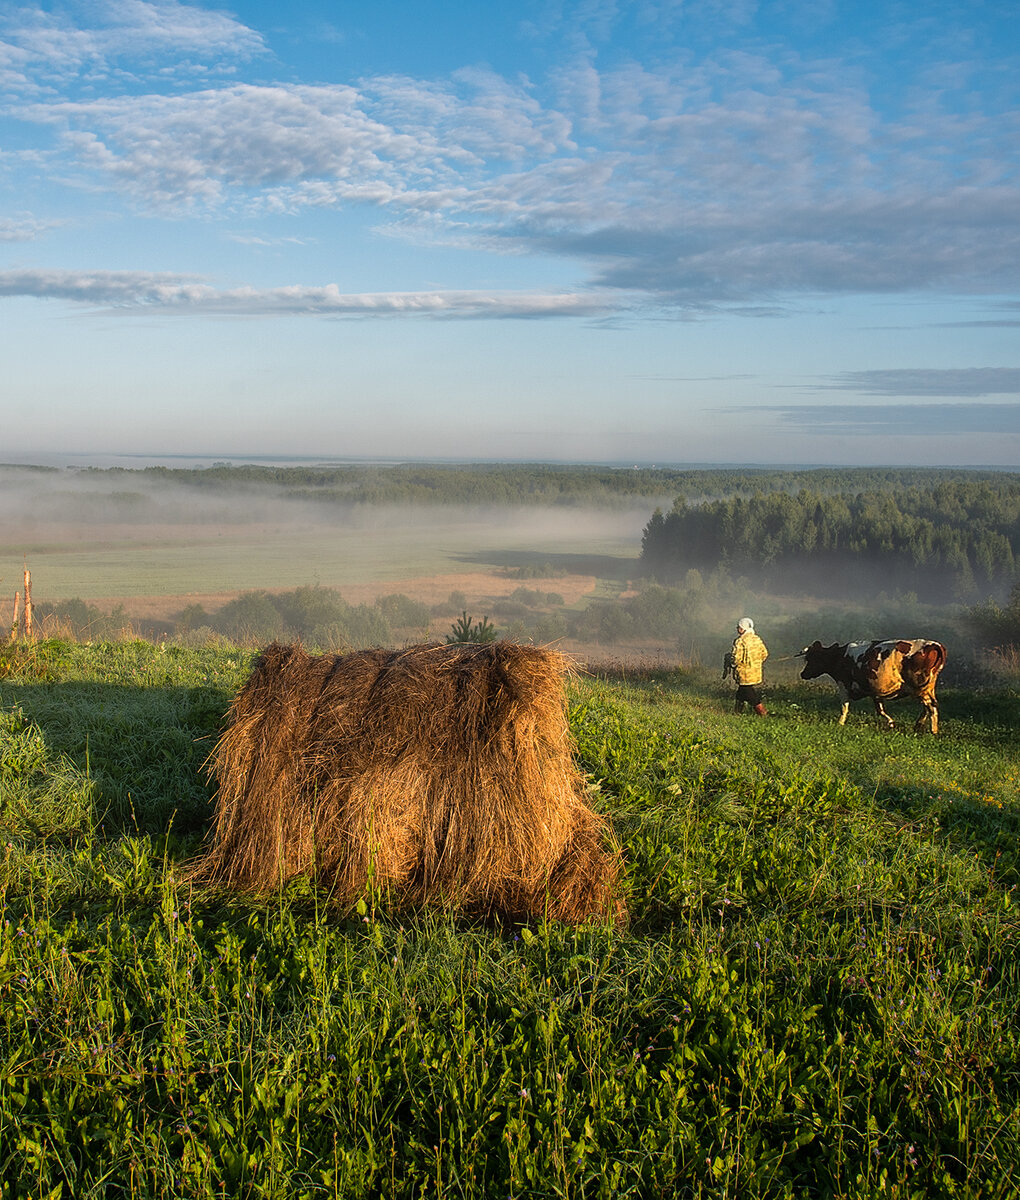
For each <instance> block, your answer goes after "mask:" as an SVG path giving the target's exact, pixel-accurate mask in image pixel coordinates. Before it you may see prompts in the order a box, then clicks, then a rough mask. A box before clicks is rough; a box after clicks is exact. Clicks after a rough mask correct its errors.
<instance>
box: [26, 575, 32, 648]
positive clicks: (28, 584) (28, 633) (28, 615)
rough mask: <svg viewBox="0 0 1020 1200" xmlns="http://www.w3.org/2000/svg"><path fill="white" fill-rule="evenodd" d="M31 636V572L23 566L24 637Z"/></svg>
mask: <svg viewBox="0 0 1020 1200" xmlns="http://www.w3.org/2000/svg"><path fill="white" fill-rule="evenodd" d="M31 636H32V572H31V571H30V570H29V569H28V566H27V564H26V566H25V637H26V638H31Z"/></svg>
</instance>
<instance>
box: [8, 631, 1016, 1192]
mask: <svg viewBox="0 0 1020 1200" xmlns="http://www.w3.org/2000/svg"><path fill="white" fill-rule="evenodd" d="M247 662H248V659H247V657H246V656H245V655H244V654H243V653H241V652H236V651H235V652H229V651H222V650H207V651H193V650H184V649H181V648H177V647H165V648H160V647H154V646H151V645H148V644H146V643H142V642H128V643H122V644H113V645H103V646H91V647H90V646H74V645H68V644H65V643H52V642H51V643H43V644H40V645H36V646H33V647H27V648H22V649H21V650H18V651H15V652H7V653H6V654H5V655H0V749H2V759H0V825H2V830H0V837H2V842H0V854H2V866H0V881H2V882H0V890H2V903H3V914H2V917H0V987H2V989H3V996H4V1004H3V1006H2V1008H0V1195H2V1196H4V1197H8V1196H10V1197H20V1196H24V1197H28V1196H32V1197H35V1196H57V1195H62V1196H63V1197H69V1196H74V1197H90V1196H104V1197H105V1196H157V1195H159V1196H166V1195H175V1196H177V1195H179V1196H199V1197H210V1198H212V1197H219V1196H252V1197H262V1196H266V1197H269V1196H272V1197H295V1196H309V1197H312V1196H339V1197H359V1196H399V1197H425V1196H448V1197H486V1198H488V1197H509V1196H513V1197H546V1196H550V1197H552V1196H558V1197H559V1196H562V1197H571V1196H576V1197H580V1196H586V1197H587V1196H607V1197H608V1196H620V1195H631V1196H640V1197H655V1196H662V1197H674V1196H679V1197H683V1196H706V1197H709V1196H711V1197H734V1198H737V1197H741V1198H743V1197H763V1196H768V1197H802V1196H803V1197H830V1196H831V1197H847V1198H854V1200H856V1198H858V1197H870V1196H874V1197H887V1196H889V1197H905V1198H908V1197H941V1196H946V1197H951V1196H953V1197H955V1196H960V1197H964V1196H965V1197H1011V1196H1015V1194H1016V1183H1015V1170H1016V1166H1015V1164H1016V1163H1017V1162H1018V1161H1020V955H1018V935H1020V919H1018V916H1017V904H1018V894H1017V891H1016V886H1017V883H1018V882H1020V858H1018V848H1017V833H1018V831H1020V825H1018V821H1020V798H1018V794H1017V788H1018V764H1017V758H1016V755H1015V752H1014V749H1013V740H1012V738H1013V735H1012V733H1011V725H1012V724H1013V723H1014V720H1015V714H1016V712H1017V700H1018V697H1017V694H1016V693H1015V692H1010V691H1007V690H1000V691H996V692H983V693H980V692H964V691H960V692H956V693H954V692H947V693H946V694H945V695H944V696H943V698H942V709H943V723H944V730H945V731H944V733H943V734H942V735H941V736H940V737H939V738H937V739H934V738H931V737H915V736H914V735H913V734H912V733H909V732H906V731H904V730H903V729H898V730H896V731H894V732H893V733H891V734H889V733H884V732H880V731H879V730H878V729H877V728H876V726H875V722H874V720H873V719H872V718H871V716H870V715H869V713H868V712H867V710H866V709H864V708H863V706H861V707H860V708H855V712H854V715H853V716H852V717H851V722H850V724H848V725H847V727H846V728H844V729H839V728H838V727H837V726H836V725H835V715H836V712H835V703H834V695H833V693H832V692H831V691H830V690H827V689H823V688H819V687H808V686H806V685H800V684H798V685H795V684H793V683H790V684H784V685H782V686H777V687H775V688H773V690H772V692H771V693H770V695H769V698H768V699H769V706H770V709H771V712H772V714H773V715H771V716H770V717H769V718H767V719H757V718H751V717H745V718H737V717H734V716H732V715H730V714H729V713H728V712H727V709H728V707H729V702H730V692H729V690H728V689H727V690H725V691H723V690H721V689H720V687H719V686H718V684H717V683H716V682H715V680H713V679H710V678H708V677H707V676H702V675H681V674H679V673H660V674H657V675H656V674H645V675H639V676H637V677H631V678H620V677H616V678H612V679H591V678H589V679H581V680H578V681H577V682H575V684H573V685H572V688H571V695H570V706H571V707H570V712H571V725H572V728H573V731H574V734H575V737H576V739H577V743H578V755H579V759H580V761H581V763H582V765H583V767H584V768H585V770H586V771H587V773H588V775H589V777H590V779H591V780H592V784H593V795H594V798H595V801H596V803H598V804H599V805H600V806H601V807H603V808H604V809H605V810H606V811H607V812H608V813H609V815H610V817H611V819H612V822H613V825H614V828H615V830H616V833H617V835H618V837H619V839H620V841H621V842H622V845H623V847H624V853H625V856H626V861H627V868H626V871H627V877H626V886H627V893H628V902H629V906H630V914H631V916H630V923H629V925H628V926H627V928H626V929H623V930H610V929H605V928H601V927H590V928H584V929H579V930H572V929H567V928H564V927H560V926H556V925H551V924H544V923H535V924H533V925H531V926H527V927H523V928H519V929H515V930H503V931H500V930H496V929H492V928H489V927H487V926H484V925H480V924H477V923H470V922H465V921H459V920H456V919H453V918H451V917H449V916H447V915H444V914H439V913H425V914H420V915H418V916H408V915H407V914H399V913H397V912H395V911H394V910H393V909H391V908H390V907H389V906H388V905H387V903H386V898H385V897H384V896H375V895H367V896H366V897H365V898H364V899H363V901H362V902H360V904H359V905H358V906H357V907H356V908H355V909H353V910H351V911H347V910H343V911H338V910H336V909H335V908H330V907H329V906H328V905H327V904H326V903H325V902H324V901H323V899H322V898H321V897H319V896H316V895H315V894H314V893H313V892H312V891H311V890H310V889H309V888H307V887H306V886H295V887H292V888H290V889H289V890H288V891H287V892H286V893H285V894H283V895H281V896H278V897H274V898H272V899H271V900H268V901H266V902H264V903H262V904H252V903H242V902H234V903H225V902H223V901H222V900H216V899H213V898H210V897H206V896H202V895H199V894H192V893H190V892H188V891H187V890H186V889H185V888H183V887H182V886H181V885H179V884H178V883H177V882H175V878H176V877H175V866H176V864H177V863H178V862H180V861H181V860H182V859H184V858H186V857H187V856H188V855H190V854H191V853H193V852H194V851H195V849H196V847H197V846H198V844H199V840H200V838H201V835H202V833H203V831H204V829H205V828H206V825H207V822H208V816H209V811H210V799H209V788H208V783H207V781H206V780H205V778H204V775H203V773H202V764H203V762H204V760H205V757H206V755H207V754H208V752H209V750H210V749H211V746H212V744H213V740H214V739H215V736H216V733H217V731H218V729H219V727H220V723H221V720H222V716H223V713H224V711H225V708H226V705H227V704H228V702H229V699H230V697H231V696H232V694H233V692H234V690H235V689H236V687H237V686H238V684H239V683H240V682H241V680H242V679H243V677H244V675H245V673H246V669H247ZM894 715H895V716H898V717H899V721H900V724H901V725H904V726H906V727H907V728H908V729H909V725H910V724H911V723H912V721H913V715H914V714H913V711H912V709H910V708H909V706H905V708H904V709H899V708H896V709H894Z"/></svg>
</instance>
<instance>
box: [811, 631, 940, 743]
mask: <svg viewBox="0 0 1020 1200" xmlns="http://www.w3.org/2000/svg"><path fill="white" fill-rule="evenodd" d="M797 657H803V658H804V670H803V671H801V673H800V677H801V679H817V678H818V676H819V675H831V676H832V678H833V679H835V681H836V682H837V683H838V684H840V686H841V687H842V688H843V689H844V691H845V692H846V699H845V700H844V701H843V707H842V711H841V712H840V715H839V723H840V725H845V724H846V718H847V713H849V711H850V702H851V700H864V699H867V698H869V697H870V699H871V700H873V701H874V704H875V711H876V712H877V713H878V715H879V716H880V717H881V718H882V720H884V721H885V723H886V726H887V727H888V728H889V729H891V728H892V726H893V722H892V718H891V717H890V716H889V714H888V713H887V712H886V711H885V709H884V708H883V707H882V701H883V700H894V699H895V698H896V697H897V696H916V697H917V699H918V700H920V701H921V703H922V704H923V705H924V711H923V712H922V713H921V715H920V717H918V719H917V723H916V724H915V726H914V728H915V729H918V730H920V729H923V728H924V727H925V723H926V722H929V721H930V723H931V731H932V733H938V731H939V706H938V701H937V700H936V699H935V684H936V683H937V682H938V677H939V672H940V671H941V670H942V668H943V667H944V666H945V665H946V648H945V646H943V645H942V643H941V642H932V641H929V640H928V639H927V638H915V639H914V640H913V641H888V642H845V643H844V644H842V645H840V644H839V643H836V644H834V645H832V646H823V645H822V643H821V642H812V643H811V645H810V646H805V647H804V649H803V650H801V652H800V655H798V656H797Z"/></svg>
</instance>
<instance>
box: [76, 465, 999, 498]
mask: <svg viewBox="0 0 1020 1200" xmlns="http://www.w3.org/2000/svg"><path fill="white" fill-rule="evenodd" d="M83 473H85V474H88V475H89V476H92V477H96V476H105V477H108V478H109V479H110V480H111V482H113V483H115V484H116V485H117V487H118V488H119V489H123V488H124V487H125V486H127V487H132V486H137V482H138V481H140V480H146V479H147V480H153V481H157V480H158V481H160V482H166V483H171V484H175V485H180V486H181V487H185V488H189V489H198V490H202V491H206V492H215V493H224V492H231V491H238V490H250V489H251V488H266V489H269V490H271V491H273V492H275V493H276V494H278V495H280V496H283V497H287V498H291V499H299V500H303V501H309V500H311V501H315V502H319V503H323V504H327V505H328V504H342V505H350V504H475V505H498V506H510V507H516V506H520V505H565V506H574V505H576V506H582V505H585V506H614V505H615V506H620V505H625V504H633V503H645V502H647V501H648V500H649V499H652V500H653V501H656V500H658V499H659V498H660V497H661V498H663V499H666V498H672V497H674V496H677V495H680V496H682V497H684V498H685V500H686V501H687V503H689V504H692V505H701V504H704V503H708V502H711V501H715V500H721V499H722V500H725V499H729V498H737V497H742V498H745V499H747V498H751V497H753V496H754V495H756V494H759V493H760V494H762V495H767V494H773V493H780V492H783V493H788V494H790V495H796V494H797V493H798V492H799V491H801V490H808V491H811V492H813V493H817V494H819V495H822V496H834V495H844V494H856V493H868V494H872V493H874V494H885V493H889V492H896V493H898V492H901V491H903V490H904V489H907V490H909V489H912V488H915V487H921V488H923V487H929V488H931V487H933V486H936V485H937V484H940V483H955V482H965V483H975V484H977V483H982V482H989V483H990V484H992V485H993V486H994V485H995V484H996V482H997V481H999V480H1001V479H1002V478H1003V475H1004V473H1002V472H994V471H967V470H959V469H954V468H934V469H920V468H877V467H872V468H838V467H832V468H828V467H823V468H805V469H803V470H793V471H791V470H776V469H772V468H753V467H740V468H735V467H734V468H680V467H649V466H633V467H620V466H599V465H585V464H568V463H394V464H389V465H382V464H360V463H356V464H337V465H333V464H324V465H322V466H289V467H288V466H283V467H278V466H267V465H263V464H258V463H243V464H238V465H232V464H228V463H220V464H216V465H214V466H211V467H202V468H194V469H192V468H180V467H144V468H140V469H137V470H136V469H131V468H124V467H113V468H105V469H102V468H88V469H87V470H86V471H85V472H83ZM1014 478H1015V477H1014Z"/></svg>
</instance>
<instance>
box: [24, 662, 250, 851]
mask: <svg viewBox="0 0 1020 1200" xmlns="http://www.w3.org/2000/svg"><path fill="white" fill-rule="evenodd" d="M229 702H230V696H229V695H228V694H227V693H226V692H225V691H223V690H221V689H219V688H215V687H172V686H163V687H132V686H130V685H122V684H109V683H91V682H72V681H64V682H54V683H48V682H30V683H14V682H11V681H10V680H6V681H3V682H2V683H0V706H2V707H3V708H7V709H9V708H11V707H12V706H14V707H16V708H17V709H19V710H20V711H21V713H22V714H23V715H24V718H25V721H26V722H27V723H30V724H31V725H34V726H36V727H38V729H39V730H40V731H41V733H42V736H43V739H44V741H45V745H46V759H45V762H44V763H42V764H40V765H38V766H36V767H35V768H34V772H33V777H32V778H31V779H30V780H29V781H28V782H29V783H30V784H31V785H32V786H33V787H38V788H40V789H44V788H45V785H46V774H47V772H49V771H56V770H58V769H62V767H61V764H64V765H67V764H69V765H70V767H71V768H72V769H73V770H74V772H76V774H77V775H78V776H80V778H81V781H82V783H83V784H85V783H86V782H90V783H91V786H92V789H93V796H94V800H93V804H92V808H93V816H94V821H95V828H96V831H97V832H100V834H101V836H111V837H116V836H120V835H122V834H125V833H146V834H152V835H158V834H163V833H165V832H167V830H169V829H170V828H171V827H172V828H173V829H174V831H175V832H176V833H179V834H182V835H187V834H191V833H196V832H201V831H202V830H204V829H205V827H206V826H207V824H208V822H209V820H210V817H211V814H212V806H211V796H212V791H213V788H212V785H211V783H210V782H209V780H208V779H207V777H206V774H205V771H204V763H205V761H206V759H207V757H208V755H209V754H210V752H211V750H212V748H213V746H214V744H215V741H216V738H217V736H218V734H219V732H220V729H221V728H222V724H223V718H224V715H225V713H226V710H227V706H228V704H229ZM0 778H2V774H0Z"/></svg>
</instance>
